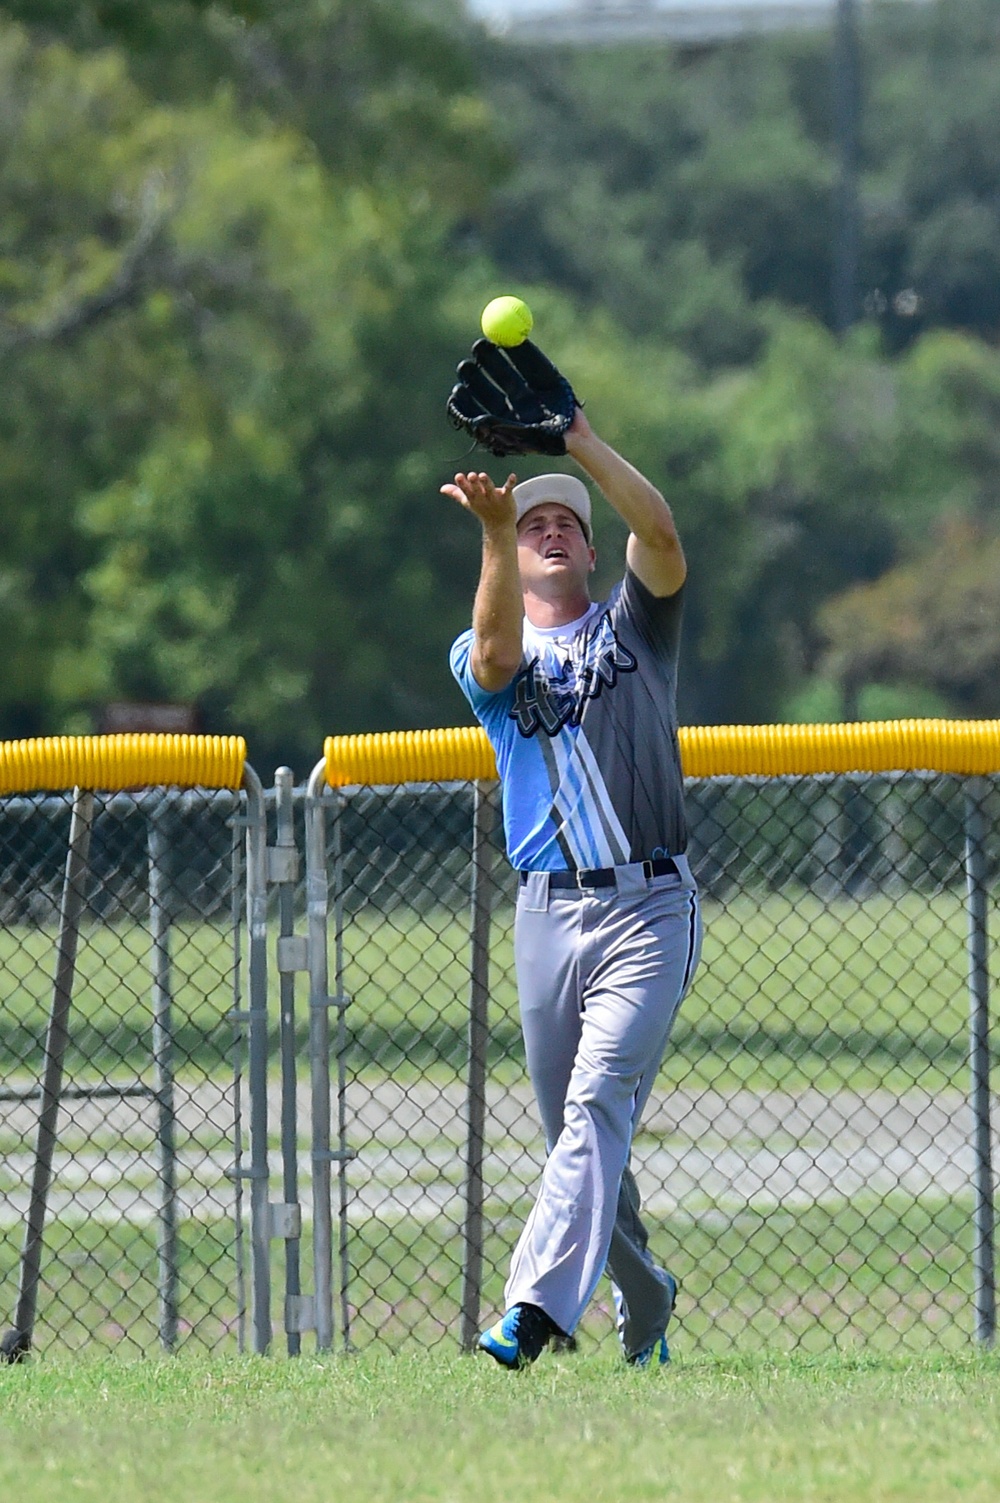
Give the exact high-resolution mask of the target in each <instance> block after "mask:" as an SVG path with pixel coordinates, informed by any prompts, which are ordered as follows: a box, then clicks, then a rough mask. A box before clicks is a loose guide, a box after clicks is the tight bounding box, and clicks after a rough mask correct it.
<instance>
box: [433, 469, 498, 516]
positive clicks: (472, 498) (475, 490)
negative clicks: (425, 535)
mask: <svg viewBox="0 0 1000 1503" xmlns="http://www.w3.org/2000/svg"><path fill="white" fill-rule="evenodd" d="M516 484H517V476H516V475H508V476H507V481H506V484H505V485H503V486H500V487H497V486H495V485H494V484H493V481H492V480H491V479H490V477H489V476H488V475H486V474H483V473H482V472H479V473H476V472H475V471H470V472H469V473H468V474H459V475H456V476H455V479H454V481H453V482H452V483H451V484H449V485H443V486H442V487H441V494H442V496H450V497H451V499H452V500H453V501H457V502H458V504H459V506H463V507H464V508H465V510H466V511H471V512H472V514H473V516H474V517H478V518H479V520H480V522H481V523H482V524H483V526H484V527H486V528H490V529H492V528H499V527H513V526H514V524H515V521H516V517H517V511H516V507H515V504H514V487H515V485H516Z"/></svg>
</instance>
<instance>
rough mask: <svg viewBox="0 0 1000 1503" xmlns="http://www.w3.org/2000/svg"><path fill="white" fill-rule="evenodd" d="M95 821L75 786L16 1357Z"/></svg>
mask: <svg viewBox="0 0 1000 1503" xmlns="http://www.w3.org/2000/svg"><path fill="white" fill-rule="evenodd" d="M93 821H94V795H93V793H92V792H91V790H90V789H88V788H76V789H74V791H73V814H72V817H71V819H70V827H69V849H68V851H67V853H66V875H65V878H64V880H63V890H62V903H61V906H60V910H59V948H58V951H57V954H56V973H55V983H54V986H53V992H52V1012H51V1015H50V1017H49V1025H48V1030H47V1032H46V1037H45V1067H44V1072H43V1075H42V1094H41V1101H40V1103H39V1112H38V1137H37V1140H36V1147H35V1165H34V1171H33V1174H32V1180H31V1199H30V1201H29V1204H28V1219H27V1223H26V1226H25V1232H24V1248H23V1251H22V1254H21V1278H20V1283H19V1285H18V1294H17V1310H16V1312H15V1315H14V1329H13V1330H12V1331H11V1332H10V1333H9V1334H8V1335H7V1336H6V1337H5V1338H4V1341H3V1358H4V1360H6V1361H12V1362H14V1361H17V1360H19V1358H21V1357H23V1356H25V1355H26V1354H27V1352H28V1351H30V1349H31V1341H32V1337H33V1335H34V1331H35V1315H36V1313H37V1310H38V1281H39V1276H40V1274H41V1266H42V1241H43V1237H44V1233H45V1212H46V1208H47V1205H48V1198H49V1185H50V1183H51V1180H52V1156H53V1153H54V1152H55V1146H56V1124H57V1122H58V1118H59V1100H60V1096H61V1093H62V1078H63V1061H64V1059H65V1057H66V1046H67V1044H68V1043H69V1010H70V1003H71V1000H72V997H73V979H74V976H75V974H76V949H77V940H78V939H79V935H80V918H81V915H82V913H83V903H84V884H85V882H86V878H87V871H88V869H89V868H88V861H89V857H90V832H91V828H92V826H93Z"/></svg>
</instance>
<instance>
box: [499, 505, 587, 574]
mask: <svg viewBox="0 0 1000 1503" xmlns="http://www.w3.org/2000/svg"><path fill="white" fill-rule="evenodd" d="M517 558H518V566H519V568H520V571H521V579H522V581H523V583H524V584H525V585H528V586H532V585H536V584H542V583H543V582H552V583H558V582H559V581H567V582H569V583H571V584H573V585H574V586H576V587H580V586H582V585H585V584H586V579H587V575H588V574H589V573H590V571H591V569H593V567H594V558H595V554H594V550H593V548H591V546H590V544H589V543H588V542H587V539H586V537H585V536H584V532H583V528H582V526H581V525H580V519H579V517H578V516H577V515H576V513H575V512H573V511H570V509H569V507H568V506H563V505H561V504H560V503H558V502H555V501H552V502H549V501H545V502H543V503H542V504H541V506H533V507H532V508H531V510H530V511H529V512H526V513H525V515H524V516H523V517H522V518H521V520H520V522H519V523H518V526H517Z"/></svg>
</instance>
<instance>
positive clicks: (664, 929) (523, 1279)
mask: <svg viewBox="0 0 1000 1503" xmlns="http://www.w3.org/2000/svg"><path fill="white" fill-rule="evenodd" d="M675 860H676V862H677V866H678V868H679V871H680V875H679V876H673V875H670V876H664V877H654V878H652V879H649V880H647V879H646V878H645V876H644V875H643V871H642V866H641V864H638V863H636V864H633V865H631V866H623V867H619V868H617V869H616V885H615V886H614V887H607V888H596V889H590V890H587V891H586V892H580V891H577V890H574V889H570V890H568V891H567V890H565V889H561V888H550V887H549V885H548V875H547V873H532V874H531V875H530V877H529V879H528V882H527V883H526V884H525V885H524V886H522V887H521V888H520V889H519V893H518V902H517V913H516V917H515V927H514V959H515V965H516V968H517V984H518V993H519V997H520V1005H521V1026H522V1029H523V1033H524V1044H525V1051H526V1054H527V1060H528V1071H529V1074H530V1076H531V1082H532V1085H533V1087H534V1091H535V1096H536V1098H537V1101H538V1106H539V1111H540V1112H541V1118H542V1126H543V1128H544V1131H545V1141H546V1146H547V1148H548V1157H547V1159H546V1163H545V1169H544V1171H543V1174H542V1182H541V1186H540V1189H539V1191H538V1196H537V1199H536V1201H535V1204H534V1207H533V1209H532V1211H531V1214H530V1215H529V1217H528V1220H527V1221H526V1223H525V1225H524V1230H523V1231H522V1233H521V1236H520V1239H519V1241H518V1244H517V1247H516V1248H515V1250H514V1255H513V1258H512V1261H511V1269H510V1277H509V1278H508V1280H507V1287H506V1290H505V1306H506V1308H507V1309H510V1307H511V1306H512V1305H516V1304H532V1305H537V1306H539V1308H540V1309H542V1310H544V1311H545V1312H546V1314H547V1315H548V1316H550V1318H551V1319H552V1320H553V1321H555V1323H556V1325H557V1326H559V1328H560V1329H561V1330H562V1331H565V1332H566V1333H567V1334H571V1333H572V1332H573V1331H574V1330H575V1329H576V1326H577V1323H578V1322H579V1320H580V1317H581V1316H582V1314H583V1312H584V1310H585V1309H586V1307H587V1305H588V1304H589V1302H590V1299H591V1297H592V1296H593V1294H594V1291H595V1289H596V1287H597V1284H598V1281H599V1280H600V1277H601V1275H602V1273H603V1272H604V1270H605V1267H606V1268H607V1270H608V1272H609V1273H610V1275H611V1278H612V1281H613V1283H614V1285H615V1286H616V1290H615V1293H616V1303H617V1304H618V1306H619V1331H620V1334H621V1337H622V1344H623V1346H624V1349H625V1352H626V1354H627V1355H629V1356H631V1355H633V1354H634V1353H636V1352H639V1351H642V1350H643V1349H644V1348H645V1347H647V1346H649V1345H650V1344H651V1343H652V1342H653V1341H655V1340H656V1338H657V1336H659V1335H660V1334H661V1332H662V1331H663V1329H664V1326H665V1325H666V1320H667V1315H668V1314H669V1307H670V1299H669V1293H668V1291H667V1289H666V1287H665V1282H664V1276H663V1273H662V1271H661V1270H660V1269H658V1268H657V1267H656V1265H655V1264H654V1263H653V1261H652V1258H651V1257H650V1255H649V1253H648V1251H647V1245H646V1244H647V1240H648V1239H647V1234H646V1229H645V1227H644V1226H643V1224H642V1221H641V1220H640V1217H639V1209H640V1203H639V1194H638V1190H637V1187H636V1183H635V1180H634V1178H633V1176H632V1173H631V1171H630V1169H629V1167H628V1161H629V1152H630V1149H631V1145H632V1137H633V1134H634V1132H635V1129H636V1126H637V1124H638V1122H639V1118H640V1116H641V1113H642V1110H643V1108H644V1107H645V1105H646V1101H647V1099H648V1097H649V1093H650V1090H651V1089H652V1086H653V1082H654V1080H655V1078H656V1073H657V1070H658V1069H659V1066H660V1061H661V1059H662V1057H663V1051H664V1049H665V1048H666V1044H667V1040H668V1038H669V1036H670V1029H671V1027H672V1025H673V1021H674V1018H675V1017H676V1015H677V1009H678V1007H679V1006H680V1003H681V999H682V998H683V996H684V993H685V992H686V991H687V988H688V986H689V985H690V983H691V978H692V976H693V974H694V970H695V966H696V965H697V963H698V956H699V954H700V950H701V919H700V915H699V911H698V897H697V892H696V888H695V884H694V881H693V879H692V877H691V872H690V868H689V866H688V864H687V861H686V860H685V858H684V857H683V856H680V857H676V858H675Z"/></svg>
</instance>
